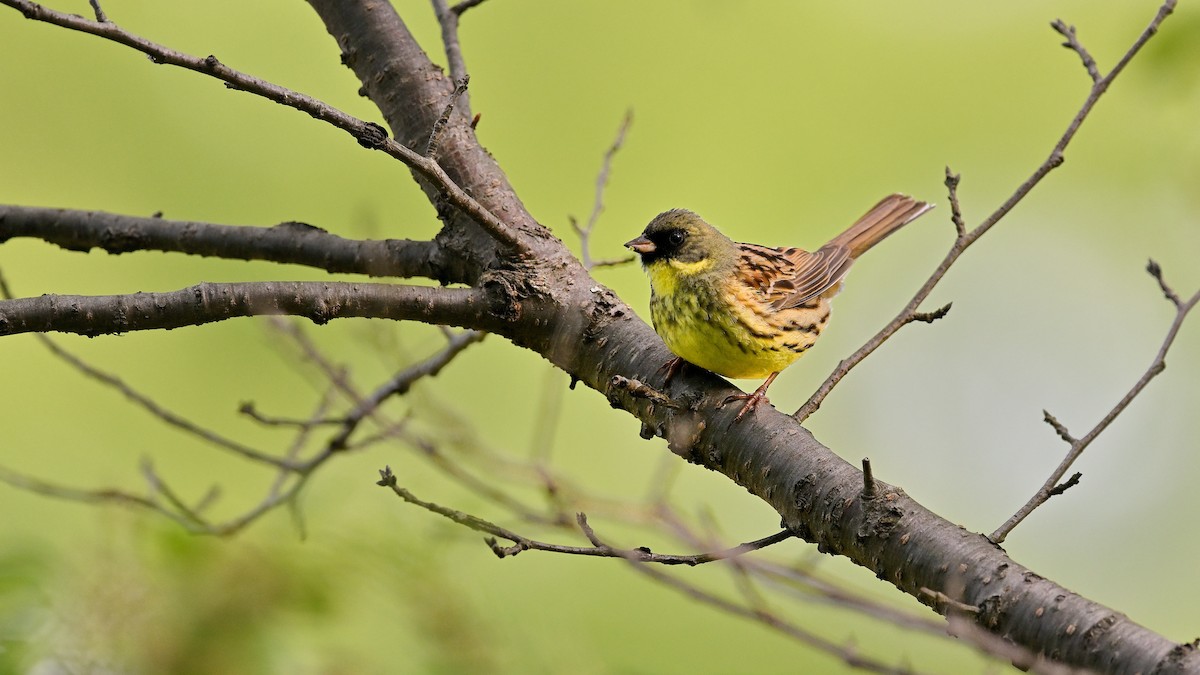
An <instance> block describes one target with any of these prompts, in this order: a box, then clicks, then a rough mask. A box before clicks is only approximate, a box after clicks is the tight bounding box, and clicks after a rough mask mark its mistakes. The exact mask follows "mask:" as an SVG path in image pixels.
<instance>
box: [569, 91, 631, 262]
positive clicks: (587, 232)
mask: <svg viewBox="0 0 1200 675" xmlns="http://www.w3.org/2000/svg"><path fill="white" fill-rule="evenodd" d="M632 124H633V110H626V111H625V117H623V118H622V119H621V126H620V127H618V129H617V137H616V138H615V139H613V142H612V145H610V146H609V147H608V150H607V151H606V152H605V153H604V160H603V161H602V162H601V163H600V173H599V174H597V175H596V198H595V200H594V201H593V202H592V212H591V214H590V215H589V216H588V220H587V224H586V225H583V226H580V225H579V222H578V221H576V220H575V219H574V218H568V220H569V221H570V223H571V229H573V230H575V234H577V235H579V259H580V261H581V262H583V266H584V268H585V269H589V270H591V269H595V268H597V267H610V266H613V265H621V264H624V263H627V262H631V261H633V259H634V258H633V256H626V257H623V258H618V259H614V260H599V261H597V260H593V259H592V254H591V237H592V232H593V231H595V229H596V223H597V222H599V220H600V214H601V213H603V212H604V190H605V189H606V188H607V187H608V177H609V174H610V173H611V172H612V161H613V157H615V156H616V154H617V152H618V151H620V149H621V146H622V145H624V144H625V136H626V134H628V133H629V127H630V126H631V125H632Z"/></svg>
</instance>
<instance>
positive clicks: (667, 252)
mask: <svg viewBox="0 0 1200 675" xmlns="http://www.w3.org/2000/svg"><path fill="white" fill-rule="evenodd" d="M625 246H626V247H627V248H630V249H632V250H633V251H634V252H635V253H637V254H638V255H639V256H641V258H642V265H644V266H645V267H647V268H651V267H657V266H658V264H659V263H667V264H669V265H670V266H671V267H672V268H674V269H675V270H676V271H677V272H678V273H680V274H685V275H687V274H697V273H699V272H703V271H706V270H709V269H711V268H712V267H714V266H715V265H718V264H721V263H723V262H725V260H724V259H725V258H726V257H729V254H731V252H732V250H733V243H732V242H731V241H730V240H729V238H728V237H726V236H725V235H723V234H721V233H720V232H719V231H718V230H717V228H715V227H713V226H712V225H709V224H708V223H706V222H704V219H702V218H701V217H700V216H698V215H696V214H695V213H692V212H691V211H687V210H684V209H672V210H670V211H667V212H665V213H660V214H658V215H657V216H655V218H654V220H652V221H650V224H649V225H647V226H646V229H645V230H644V231H642V236H640V237H638V238H637V239H633V240H631V241H628V242H626V243H625Z"/></svg>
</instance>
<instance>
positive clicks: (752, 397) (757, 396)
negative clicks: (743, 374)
mask: <svg viewBox="0 0 1200 675" xmlns="http://www.w3.org/2000/svg"><path fill="white" fill-rule="evenodd" d="M763 391H764V388H763V387H759V388H758V389H755V390H754V393H753V394H734V395H733V396H728V397H726V398H725V400H724V401H721V406H722V407H724V406H725V405H726V404H728V403H729V402H731V401H745V402H746V403H745V404H743V405H742V409H741V410H739V411H738V414H737V417H734V418H733V421H734V422H741V421H742V418H743V417H745V416H746V413H748V412H750V411H751V410H754V409H755V408H756V407H758V404H759V403H766V404H767V405H770V404H771V402H770V400H769V399H767V396H766V394H764V393H763Z"/></svg>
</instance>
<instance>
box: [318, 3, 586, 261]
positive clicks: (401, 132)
mask: <svg viewBox="0 0 1200 675" xmlns="http://www.w3.org/2000/svg"><path fill="white" fill-rule="evenodd" d="M308 3H309V4H310V5H312V7H313V9H314V10H316V12H317V14H318V15H319V16H320V17H321V20H322V21H323V22H324V23H325V28H326V30H328V31H329V34H330V35H331V36H333V38H334V39H335V40H337V44H338V46H339V47H340V48H341V50H342V62H343V63H345V64H346V65H347V66H349V67H350V68H351V69H352V70H353V71H354V73H355V75H356V76H357V77H358V79H359V81H360V82H361V83H362V85H363V86H362V92H363V93H364V94H366V95H367V96H368V97H370V99H371V101H373V102H374V103H375V105H376V106H378V107H379V110H380V112H381V113H383V117H384V119H386V120H387V122H388V125H389V126H390V127H391V128H392V129H393V130H394V132H395V134H396V137H397V140H399V141H400V142H401V143H402V144H403V145H405V146H407V147H409V148H424V146H425V143H426V141H427V140H428V139H429V136H430V133H431V131H432V130H433V127H434V125H435V124H436V123H437V120H438V119H439V117H440V116H441V114H442V112H443V111H444V110H446V107H447V105H448V103H449V102H450V100H451V98H452V97H453V95H454V88H455V85H456V82H455V80H454V79H453V78H450V77H447V76H446V75H445V74H444V73H443V72H442V71H441V69H440V68H438V67H437V66H435V65H434V64H433V63H432V62H430V60H429V57H428V56H427V55H426V54H425V51H424V50H423V49H421V46H420V45H419V44H417V42H416V40H415V39H414V38H413V36H412V34H411V33H410V32H409V31H408V28H407V26H405V25H404V22H403V21H402V20H401V19H400V17H399V15H398V14H397V13H396V10H395V8H394V7H392V5H391V3H388V2H383V1H381V0H308ZM440 138H441V140H440V141H439V143H438V147H439V148H440V150H439V152H438V155H437V160H436V165H437V166H438V167H439V171H442V170H444V175H445V176H446V177H447V180H449V181H450V182H451V183H453V184H454V185H457V186H461V187H462V189H463V190H465V191H466V192H467V193H469V194H470V196H471V197H472V198H473V199H474V200H477V202H476V203H478V204H480V205H482V208H484V209H486V211H487V212H489V213H493V214H500V213H502V214H504V218H505V223H506V224H507V226H508V227H510V228H512V229H513V230H514V231H515V232H516V233H517V234H518V235H520V236H522V241H523V242H524V243H525V244H526V245H527V247H528V249H527V250H534V251H535V253H534V255H535V256H536V257H537V258H539V259H541V260H543V261H546V260H548V259H549V258H551V257H554V258H559V257H561V256H562V255H563V254H564V253H565V250H563V249H562V247H561V246H559V245H558V242H557V240H555V239H553V237H552V236H551V235H550V233H549V232H547V231H546V230H545V228H543V227H542V226H541V225H539V224H538V223H537V222H536V221H535V220H534V218H533V217H532V216H531V215H530V214H529V212H528V211H527V210H526V209H525V206H524V204H522V203H521V201H520V199H518V198H517V195H516V192H515V191H514V190H513V188H512V186H511V185H510V184H509V182H508V178H507V176H505V175H504V172H503V171H501V170H500V167H499V166H498V165H497V164H496V161H495V159H493V158H492V156H491V155H489V154H488V153H487V151H486V150H485V149H484V148H483V147H482V146H481V145H480V144H479V140H478V139H477V138H476V136H475V130H474V128H472V126H471V120H470V117H469V116H468V115H467V114H466V112H465V111H464V110H463V109H462V107H461V106H459V107H458V108H457V109H455V111H454V112H453V114H452V115H451V116H450V119H449V121H448V123H447V124H446V126H445V128H444V129H443V130H442V132H441V133H440ZM430 161H432V160H430ZM414 173H415V176H416V178H417V182H418V184H420V185H421V188H422V189H423V190H424V191H425V193H426V195H428V196H429V199H430V201H431V202H433V203H434V204H435V205H436V206H438V213H439V215H440V216H442V218H443V219H444V220H445V221H446V224H447V227H446V228H445V229H444V230H443V231H442V233H441V234H440V235H439V236H438V239H437V240H438V242H439V243H440V244H441V245H442V246H443V250H445V251H447V252H448V253H451V254H455V255H457V256H459V257H460V258H462V259H464V260H470V261H474V265H475V267H476V269H478V270H484V269H487V268H490V267H493V266H495V264H496V263H497V260H496V257H497V256H496V253H495V251H494V248H495V247H494V245H492V244H491V243H490V242H489V241H487V240H486V239H484V238H482V237H483V236H486V235H483V233H482V232H480V231H479V226H477V225H476V224H475V223H474V221H475V220H476V216H475V214H473V213H471V212H470V211H468V210H466V209H464V208H463V206H462V204H461V203H459V202H456V201H450V202H449V203H448V204H447V200H445V199H443V198H442V196H441V193H442V192H443V191H444V187H443V186H441V185H439V184H437V183H436V182H431V181H430V180H429V176H427V175H425V174H424V173H423V172H421V171H416V170H415V168H414ZM447 205H448V206H450V207H452V208H443V207H444V206H447ZM487 239H491V237H487Z"/></svg>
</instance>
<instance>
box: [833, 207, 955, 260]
mask: <svg viewBox="0 0 1200 675" xmlns="http://www.w3.org/2000/svg"><path fill="white" fill-rule="evenodd" d="M932 208H933V204H927V203H925V202H922V201H917V200H916V199H913V198H912V197H909V196H908V195H902V194H894V195H888V196H887V197H884V198H883V199H882V200H880V202H879V203H878V204H876V205H875V206H874V207H872V208H871V210H870V211H867V212H866V214H864V215H863V217H862V218H859V219H858V220H857V221H856V222H855V223H854V224H853V225H851V226H850V228H849V229H847V230H846V231H845V232H843V233H841V234H839V235H838V236H836V237H834V238H833V239H832V240H831V241H830V242H829V243H828V244H826V245H825V246H827V247H828V246H844V247H845V248H846V249H847V250H849V252H850V258H851V259H853V258H857V257H858V256H860V255H862V254H863V253H866V252H867V249H869V248H871V247H872V246H874V245H875V244H878V243H879V242H881V241H883V240H884V238H885V237H887V236H888V235H889V234H891V233H893V232H895V231H896V230H898V229H900V228H901V227H904V226H905V225H907V224H908V223H911V222H912V221H914V220H916V219H917V218H918V217H920V216H921V214H923V213H925V212H926V211H928V210H929V209H932ZM823 248H824V247H823Z"/></svg>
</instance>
